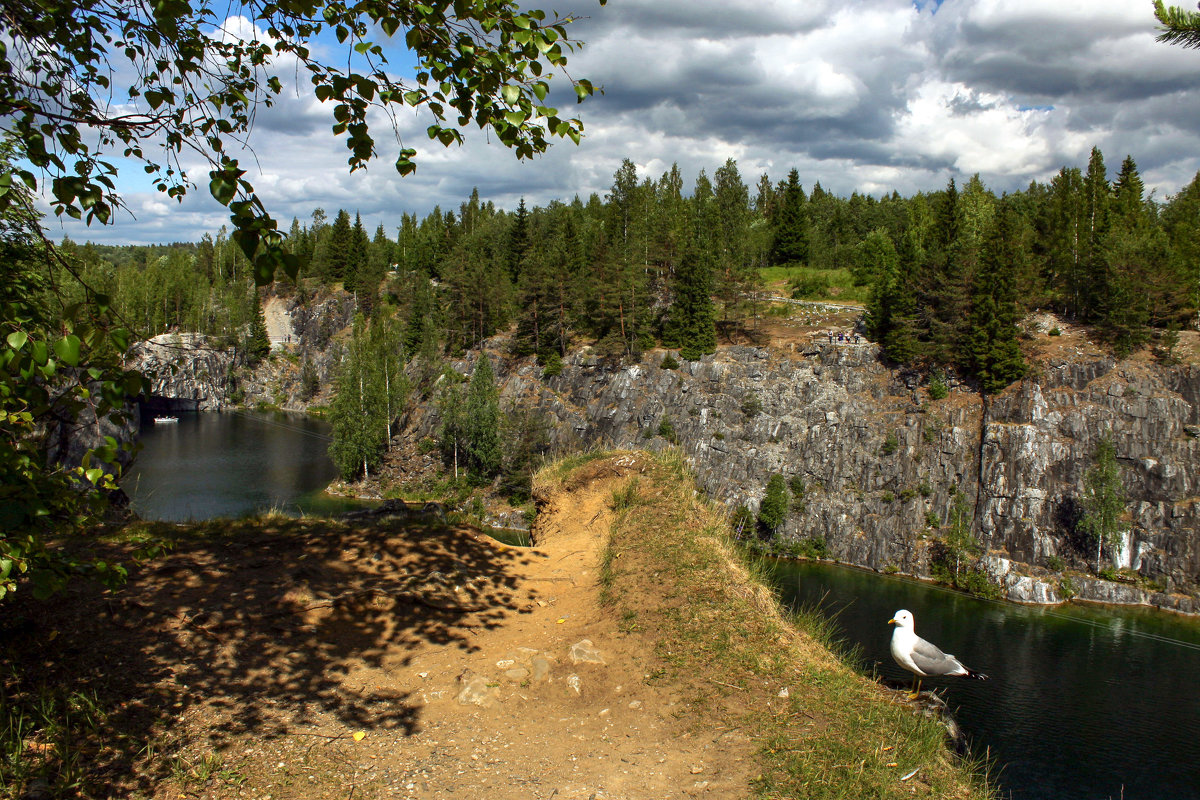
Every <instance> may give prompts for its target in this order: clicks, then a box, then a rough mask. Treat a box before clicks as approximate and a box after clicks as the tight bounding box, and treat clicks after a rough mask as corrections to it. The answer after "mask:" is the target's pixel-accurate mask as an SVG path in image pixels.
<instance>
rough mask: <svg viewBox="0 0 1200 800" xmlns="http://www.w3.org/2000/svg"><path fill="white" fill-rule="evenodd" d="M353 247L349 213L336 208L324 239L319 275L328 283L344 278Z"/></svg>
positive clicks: (343, 279) (352, 230)
mask: <svg viewBox="0 0 1200 800" xmlns="http://www.w3.org/2000/svg"><path fill="white" fill-rule="evenodd" d="M353 247H354V229H353V227H352V226H351V224H350V214H349V212H347V211H345V210H344V209H338V213H337V217H336V218H334V221H333V225H332V226H331V227H330V229H329V236H328V239H327V241H326V252H325V257H324V263H323V269H324V274H323V275H322V276H321V277H322V278H323V279H324V280H326V281H327V282H328V283H337V282H339V281H345V280H346V278H347V277H348V276H347V272H348V265H349V263H350V257H351V250H352V248H353Z"/></svg>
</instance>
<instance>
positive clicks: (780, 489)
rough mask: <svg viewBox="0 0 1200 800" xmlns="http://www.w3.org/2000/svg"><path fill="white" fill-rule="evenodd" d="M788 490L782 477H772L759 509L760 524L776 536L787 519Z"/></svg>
mask: <svg viewBox="0 0 1200 800" xmlns="http://www.w3.org/2000/svg"><path fill="white" fill-rule="evenodd" d="M787 509H788V490H787V483H786V482H784V480H783V476H782V475H772V476H771V479H770V480H768V481H767V491H766V493H765V494H764V495H763V500H762V505H761V506H759V508H758V524H759V525H761V526H762V527H763V528H765V529H766V530H767V531H768V532H769V533H771V534H774V533H775V531H777V530H779V526H780V525H782V524H783V523H784V520H786V519H787Z"/></svg>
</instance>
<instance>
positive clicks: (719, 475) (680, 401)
mask: <svg viewBox="0 0 1200 800" xmlns="http://www.w3.org/2000/svg"><path fill="white" fill-rule="evenodd" d="M662 357H663V353H662V352H661V351H659V352H652V353H648V354H646V356H644V357H643V359H642V360H641V362H640V363H637V364H632V365H615V364H607V363H605V362H603V361H601V360H600V359H598V358H596V357H594V356H591V355H590V354H588V353H587V352H586V351H584V352H582V353H577V354H575V355H574V356H572V357H571V358H570V359H569V360H568V361H567V363H566V364H564V369H563V371H562V373H561V374H559V375H557V376H555V377H553V378H550V379H549V380H546V381H543V380H542V379H541V370H540V368H539V367H538V366H537V365H536V364H533V363H532V362H529V361H525V362H517V363H515V364H512V365H509V366H508V367H503V366H502V367H501V368H502V370H503V371H502V372H501V373H500V375H499V379H500V381H501V384H502V397H503V398H504V399H505V400H506V401H508V402H515V401H518V400H519V401H521V402H523V403H528V404H532V405H534V406H536V407H537V408H539V409H540V410H541V411H542V412H543V413H544V414H545V415H546V416H547V417H549V418H550V419H551V420H552V421H553V422H555V423H556V424H555V426H554V429H553V436H554V438H555V440H556V443H557V444H559V445H563V446H567V445H572V444H603V445H604V446H608V447H617V448H649V449H652V450H655V449H662V448H664V447H667V446H668V442H667V441H666V440H664V439H663V438H662V437H661V436H659V435H657V432H658V430H659V426H660V424H661V422H662V421H663V420H664V418H667V419H669V420H670V422H671V427H672V428H673V429H674V431H675V435H676V437H677V440H678V444H679V447H680V448H681V449H682V450H683V452H684V453H685V454H686V456H687V458H688V460H689V462H690V464H691V466H692V467H693V469H694V470H695V472H696V475H697V478H698V481H699V484H700V488H701V489H703V490H704V491H705V492H707V493H708V494H709V495H710V496H712V497H714V498H716V499H719V500H722V501H724V502H726V503H728V504H729V505H730V506H731V507H732V506H734V505H737V504H739V503H744V504H746V505H747V506H748V507H749V508H750V509H751V510H752V511H753V510H756V509H757V508H758V505H759V503H760V502H761V499H762V495H763V492H764V489H765V486H766V483H767V480H768V478H769V477H770V475H772V474H774V473H780V474H782V475H784V476H785V477H788V478H790V477H792V476H798V477H799V478H800V479H801V480H803V482H804V484H805V486H806V487H807V490H806V493H805V497H804V505H805V510H804V512H803V513H800V512H797V511H795V510H793V511H792V512H791V513H790V514H789V516H788V519H787V521H786V523H785V524H784V526H783V527H782V529H781V530H780V531H779V535H781V536H783V537H785V538H790V539H805V538H810V537H818V538H821V539H824V541H825V542H826V545H827V547H828V550H829V553H830V555H831V557H833V558H835V559H837V560H839V561H842V562H847V563H851V564H856V565H859V566H864V567H870V568H874V569H884V568H885V567H891V568H894V569H896V570H899V571H900V572H904V573H909V574H914V575H927V574H928V571H929V564H928V561H929V549H930V545H931V543H932V542H933V541H934V540H935V538H936V536H937V535H938V531H937V530H935V529H933V528H931V527H930V526H929V525H928V524H927V521H928V519H930V518H936V519H937V520H938V521H939V522H940V523H943V524H944V523H945V521H946V519H947V515H948V512H949V509H950V506H951V498H952V496H953V492H954V490H955V489H956V488H957V489H958V490H960V491H962V492H963V493H965V494H966V495H967V497H968V499H969V500H970V501H971V504H972V505H973V506H974V509H975V517H974V520H973V529H974V532H975V534H976V536H978V538H979V540H980V541H981V542H982V543H983V544H984V545H985V547H986V548H987V549H988V551H989V552H990V553H992V554H994V555H996V556H998V557H1001V558H1007V559H1009V560H1012V561H1016V562H1022V563H1025V564H1029V565H1044V564H1045V563H1046V559H1047V558H1049V557H1050V556H1057V557H1058V558H1061V559H1063V560H1064V561H1065V562H1066V563H1067V564H1068V565H1073V566H1084V565H1085V564H1086V563H1088V561H1089V559H1091V558H1092V557H1093V555H1094V554H1093V553H1091V552H1090V548H1089V547H1088V546H1087V545H1086V543H1083V542H1079V541H1077V538H1078V537H1077V535H1075V534H1073V533H1072V529H1073V527H1074V521H1075V520H1076V519H1077V518H1078V516H1079V514H1080V510H1081V507H1082V506H1081V499H1082V496H1083V476H1084V473H1085V472H1086V471H1087V469H1088V468H1089V467H1090V466H1091V463H1092V457H1093V454H1094V452H1095V450H1096V447H1097V444H1098V443H1099V441H1100V440H1101V438H1102V437H1103V436H1105V435H1111V437H1112V439H1113V442H1114V445H1115V447H1116V451H1117V455H1118V459H1119V463H1120V465H1121V478H1122V482H1123V484H1124V488H1125V492H1126V494H1127V496H1128V499H1129V502H1128V509H1129V512H1130V514H1131V518H1130V519H1129V524H1130V531H1129V533H1128V534H1127V535H1126V536H1125V541H1124V542H1123V543H1122V546H1121V548H1120V550H1119V552H1118V553H1116V554H1115V555H1116V556H1117V561H1118V564H1119V565H1123V566H1129V567H1133V568H1135V569H1137V570H1139V571H1140V572H1141V573H1142V574H1143V575H1146V576H1149V577H1152V578H1154V579H1156V580H1159V581H1160V582H1162V583H1164V584H1165V585H1167V586H1169V587H1174V588H1175V589H1176V590H1179V589H1192V590H1194V588H1195V586H1196V584H1197V583H1198V577H1200V509H1198V506H1197V496H1200V439H1197V438H1196V437H1195V436H1194V435H1193V434H1192V433H1191V430H1192V429H1194V428H1195V427H1196V426H1197V424H1198V423H1200V370H1196V369H1194V368H1191V369H1189V368H1165V367H1159V366H1157V365H1151V364H1140V363H1138V364H1134V363H1132V362H1120V363H1117V362H1114V361H1113V360H1111V359H1101V360H1098V361H1094V362H1085V363H1070V362H1063V363H1051V364H1049V365H1046V366H1044V367H1043V369H1042V371H1041V373H1040V374H1038V375H1036V376H1035V377H1031V378H1029V379H1027V380H1025V381H1022V382H1021V383H1018V384H1016V385H1014V386H1011V387H1009V388H1008V389H1007V390H1006V391H1005V392H1003V393H1002V394H1000V395H998V396H996V397H993V398H990V399H986V398H982V397H981V396H980V395H978V394H976V393H974V392H972V391H970V390H969V389H968V388H966V387H955V386H952V388H951V393H950V395H949V396H948V397H946V398H944V399H942V400H938V401H931V400H929V398H928V396H927V394H926V393H925V391H924V390H923V389H921V388H920V387H919V385H918V381H917V380H915V376H914V374H913V373H911V372H907V371H902V370H896V369H892V368H889V367H888V366H886V365H884V364H883V363H881V361H880V359H879V353H878V349H877V348H876V347H875V346H874V345H870V344H862V345H836V344H835V345H831V346H826V345H825V344H824V343H820V344H818V345H816V346H810V347H808V348H806V349H803V350H801V349H794V350H789V351H784V352H780V351H777V350H767V349H762V348H752V347H732V348H727V349H723V350H721V351H720V352H719V353H718V354H716V355H715V356H706V357H704V358H703V359H702V360H700V361H694V362H683V363H682V365H681V366H680V368H679V369H677V370H667V369H662V368H661V367H660V366H659V364H660V362H661V361H662ZM414 419H415V420H417V426H418V427H419V428H420V430H418V431H416V432H415V433H416V435H418V436H422V435H429V434H430V433H432V432H433V431H434V429H435V426H436V424H437V421H436V419H435V415H434V414H422V415H416V416H415V417H414ZM1006 580H1008V579H1007V578H1006ZM1009 592H1010V594H1011V595H1013V597H1014V599H1023V600H1025V601H1026V602H1055V600H1056V598H1057V597H1058V595H1057V594H1056V593H1055V590H1054V587H1053V585H1052V584H1051V583H1048V582H1046V581H1036V580H1032V579H1031V580H1030V581H1022V580H1019V579H1018V577H1017V576H1014V577H1013V578H1012V583H1011V585H1010V586H1009ZM1175 596H1178V595H1175Z"/></svg>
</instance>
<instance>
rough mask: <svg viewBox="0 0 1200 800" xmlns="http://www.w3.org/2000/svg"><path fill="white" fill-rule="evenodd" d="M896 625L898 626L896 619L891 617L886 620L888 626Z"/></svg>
mask: <svg viewBox="0 0 1200 800" xmlns="http://www.w3.org/2000/svg"><path fill="white" fill-rule="evenodd" d="M898 624H899V623H898V622H896V619H895V618H894V617H893V618H892V619H889V620H888V625H898Z"/></svg>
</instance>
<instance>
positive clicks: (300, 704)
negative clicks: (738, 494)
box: [3, 455, 749, 800]
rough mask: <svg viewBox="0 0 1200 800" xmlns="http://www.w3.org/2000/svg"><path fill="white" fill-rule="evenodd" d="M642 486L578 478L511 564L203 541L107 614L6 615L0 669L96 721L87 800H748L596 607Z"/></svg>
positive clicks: (275, 531) (466, 539) (94, 609)
mask: <svg viewBox="0 0 1200 800" xmlns="http://www.w3.org/2000/svg"><path fill="white" fill-rule="evenodd" d="M639 469H640V464H639V463H638V460H637V457H636V456H628V455H627V456H617V457H614V458H608V459H603V460H600V461H596V462H594V463H593V464H589V465H587V466H585V467H584V468H582V469H581V470H580V471H579V472H578V473H576V477H575V479H574V480H572V482H571V485H570V486H566V487H563V488H562V489H561V490H559V491H556V492H553V493H551V494H550V495H548V496H545V497H543V498H541V501H542V507H543V512H542V514H541V516H540V517H539V520H538V526H537V529H536V531H535V541H536V542H537V543H538V546H536V547H534V548H527V549H524V548H513V547H508V546H506V545H503V544H500V543H498V542H495V541H493V540H491V539H489V538H487V537H485V536H483V535H481V534H479V533H478V532H476V531H474V530H472V529H469V528H464V527H452V526H451V527H447V526H443V525H439V524H435V523H428V524H422V523H415V522H413V521H411V520H408V521H400V520H394V521H387V520H384V521H372V522H370V523H363V524H359V523H347V524H341V523H328V522H316V521H276V522H271V523H253V524H251V523H245V524H242V523H231V524H229V525H227V526H225V529H221V527H220V526H209V530H208V531H207V534H208V535H205V536H190V535H189V536H188V537H187V538H185V539H184V540H183V541H181V542H180V544H179V545H178V546H177V548H176V549H175V551H174V552H173V553H172V554H171V555H170V556H168V557H166V558H165V559H163V560H160V561H157V562H155V563H154V565H153V566H152V567H151V568H150V569H147V570H144V571H142V572H140V573H139V574H136V575H134V576H133V578H132V579H131V581H130V583H129V585H128V587H127V588H126V589H125V590H124V591H122V592H121V593H120V594H118V595H115V596H113V595H101V594H99V593H97V592H94V591H85V590H82V589H80V590H76V591H75V592H73V593H72V594H71V595H69V596H67V597H60V598H59V599H58V600H57V601H55V602H53V603H51V604H48V605H39V604H34V603H25V604H23V605H21V606H19V607H17V609H16V613H14V614H10V615H9V616H8V617H6V621H5V622H4V626H5V627H6V628H7V629H6V630H5V631H3V636H4V637H5V638H6V639H7V641H8V642H9V643H10V649H9V652H8V657H9V658H10V659H11V660H12V661H13V663H14V664H15V665H16V666H17V668H18V669H19V670H20V671H21V672H22V673H23V674H24V675H25V680H26V682H27V683H31V682H32V680H33V676H36V678H37V679H40V680H45V681H48V682H51V683H59V684H61V685H70V686H71V687H72V688H73V689H75V690H81V691H87V692H94V696H95V697H96V698H97V700H98V705H99V706H100V707H101V708H106V709H109V717H108V719H107V721H106V722H105V724H104V726H103V727H104V729H105V730H106V731H108V732H110V733H111V735H108V736H107V737H106V738H105V740H104V741H103V742H102V743H95V744H94V745H93V746H91V750H90V752H89V753H88V754H87V758H88V761H89V763H90V765H91V766H90V767H89V773H90V774H89V780H90V781H91V782H92V784H93V785H94V786H96V787H97V788H96V790H95V792H94V794H95V795H96V796H109V795H114V796H130V795H133V794H135V793H137V794H140V795H142V796H148V797H155V798H174V797H183V796H188V797H214V798H215V797H268V796H269V797H271V798H317V797H320V798H326V797H354V798H367V797H389V798H403V797H412V798H476V797H479V798H482V797H488V798H498V799H500V800H503V799H504V798H513V799H514V800H515V799H516V798H521V800H526V799H527V798H552V797H553V798H558V799H559V800H565V799H566V798H597V800H602V798H630V799H633V798H647V799H649V798H654V799H655V800H661V799H662V798H683V797H693V796H701V797H721V798H727V797H738V796H742V795H744V794H745V787H746V785H747V783H746V782H747V776H746V775H745V774H744V772H745V769H746V768H747V767H746V764H747V763H748V761H747V760H746V759H745V758H744V756H745V755H746V753H747V750H748V746H749V745H748V743H747V742H745V741H738V740H737V739H736V738H731V736H730V732H728V731H715V732H713V733H712V734H711V735H709V734H703V733H697V730H698V729H697V728H696V727H695V725H694V723H689V722H686V721H685V720H683V719H681V718H680V716H679V715H680V712H681V710H682V709H681V707H680V705H679V703H678V700H677V699H676V698H675V697H673V696H672V694H671V693H670V690H669V689H665V688H664V687H662V686H650V685H648V684H647V681H646V678H647V677H648V673H649V670H650V667H649V666H648V661H649V659H651V658H652V647H651V646H650V645H649V644H647V643H645V642H643V641H642V640H640V639H639V638H638V637H637V636H629V635H623V634H622V633H621V632H620V631H619V630H618V624H617V621H615V620H613V619H610V618H609V615H608V614H606V612H605V609H604V608H603V607H602V606H601V604H600V602H599V585H598V580H597V576H598V570H599V568H600V566H599V562H600V558H601V554H602V551H603V546H604V544H605V540H606V537H607V533H608V529H609V525H610V523H611V520H612V515H613V493H614V491H615V490H616V489H617V488H619V486H620V485H621V482H622V480H623V479H624V478H625V477H626V476H628V475H629V474H631V473H633V472H636V471H638V470H639ZM10 688H13V689H15V690H16V691H21V690H22V687H19V686H16V687H10ZM24 688H25V689H29V688H30V686H26V687H24ZM35 745H36V743H35V742H31V743H30V746H35Z"/></svg>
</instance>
